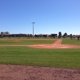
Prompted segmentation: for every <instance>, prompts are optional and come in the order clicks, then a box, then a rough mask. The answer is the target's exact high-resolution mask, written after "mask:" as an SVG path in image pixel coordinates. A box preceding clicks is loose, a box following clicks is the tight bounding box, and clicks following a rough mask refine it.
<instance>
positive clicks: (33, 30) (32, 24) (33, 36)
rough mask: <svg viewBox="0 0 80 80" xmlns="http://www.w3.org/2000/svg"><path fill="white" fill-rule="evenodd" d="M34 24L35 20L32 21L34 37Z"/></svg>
mask: <svg viewBox="0 0 80 80" xmlns="http://www.w3.org/2000/svg"><path fill="white" fill-rule="evenodd" d="M34 24H35V22H32V26H33V30H32V31H33V37H34Z"/></svg>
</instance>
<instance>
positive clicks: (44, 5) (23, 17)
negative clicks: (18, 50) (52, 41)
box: [0, 0, 80, 34]
mask: <svg viewBox="0 0 80 80" xmlns="http://www.w3.org/2000/svg"><path fill="white" fill-rule="evenodd" d="M32 22H35V25H34V33H35V34H51V33H58V32H59V31H61V32H62V34H64V33H65V32H67V33H68V34H71V33H72V34H80V0H0V32H2V31H4V32H5V31H8V32H10V33H11V34H13V33H25V34H28V33H29V34H32Z"/></svg>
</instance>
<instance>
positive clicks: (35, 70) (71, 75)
mask: <svg viewBox="0 0 80 80" xmlns="http://www.w3.org/2000/svg"><path fill="white" fill-rule="evenodd" d="M0 80H80V70H77V69H64V68H52V67H37V66H21V65H0Z"/></svg>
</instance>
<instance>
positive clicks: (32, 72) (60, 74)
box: [0, 39, 80, 80]
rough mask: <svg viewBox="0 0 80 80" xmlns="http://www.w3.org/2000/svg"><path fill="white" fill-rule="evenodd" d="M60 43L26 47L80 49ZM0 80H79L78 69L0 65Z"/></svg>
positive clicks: (79, 71)
mask: <svg viewBox="0 0 80 80" xmlns="http://www.w3.org/2000/svg"><path fill="white" fill-rule="evenodd" d="M61 42H62V40H61V39H60V40H57V41H56V42H54V43H53V44H42V45H41V44H38V45H28V47H32V48H49V49H64V48H80V46H78V45H70V44H65V45H63V44H61ZM3 46H11V45H3ZM12 46H16V45H12ZM17 46H26V45H17ZM0 80H80V69H65V68H52V67H37V66H23V65H0Z"/></svg>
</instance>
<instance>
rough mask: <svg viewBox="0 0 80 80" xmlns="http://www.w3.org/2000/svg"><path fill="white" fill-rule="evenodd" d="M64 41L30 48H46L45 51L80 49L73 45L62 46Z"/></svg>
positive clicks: (60, 40)
mask: <svg viewBox="0 0 80 80" xmlns="http://www.w3.org/2000/svg"><path fill="white" fill-rule="evenodd" d="M61 43H62V39H59V40H57V41H55V42H54V43H52V44H37V45H28V47H32V48H44V49H71V48H75V49H76V48H80V46H79V45H71V44H61Z"/></svg>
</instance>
